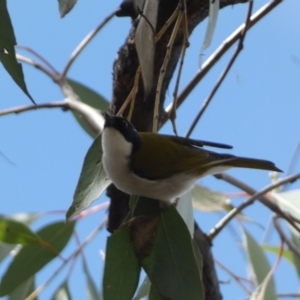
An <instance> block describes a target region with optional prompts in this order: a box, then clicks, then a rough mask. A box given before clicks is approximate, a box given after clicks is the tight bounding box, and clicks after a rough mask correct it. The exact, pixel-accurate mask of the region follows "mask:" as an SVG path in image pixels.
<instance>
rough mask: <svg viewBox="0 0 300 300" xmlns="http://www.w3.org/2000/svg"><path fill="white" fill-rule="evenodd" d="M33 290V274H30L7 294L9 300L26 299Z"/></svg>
mask: <svg viewBox="0 0 300 300" xmlns="http://www.w3.org/2000/svg"><path fill="white" fill-rule="evenodd" d="M34 290H35V283H34V276H31V277H29V278H28V279H27V280H25V281H24V282H23V283H21V284H20V285H19V286H18V287H17V288H16V289H14V290H13V291H12V292H11V293H10V294H9V300H20V299H26V298H27V297H28V296H29V295H30V294H31V293H32V292H33V291H34ZM34 299H37V298H34Z"/></svg>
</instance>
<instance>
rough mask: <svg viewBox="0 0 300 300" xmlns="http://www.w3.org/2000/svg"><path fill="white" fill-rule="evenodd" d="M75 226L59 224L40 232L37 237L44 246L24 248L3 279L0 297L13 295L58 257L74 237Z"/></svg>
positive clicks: (70, 223) (0, 286)
mask: <svg viewBox="0 0 300 300" xmlns="http://www.w3.org/2000/svg"><path fill="white" fill-rule="evenodd" d="M74 225H75V222H68V223H65V222H57V223H53V224H50V225H47V226H46V227H44V228H42V229H41V230H39V231H38V232H37V235H38V236H39V237H40V238H41V239H42V240H43V241H44V244H43V245H41V244H28V245H25V246H23V247H22V249H21V250H20V251H19V253H18V254H17V255H16V256H15V258H14V260H13V261H12V263H11V264H10V265H9V267H8V269H7V270H6V272H5V274H4V276H3V277H2V281H1V283H0V297H2V296H4V295H7V294H9V293H11V292H12V291H13V290H14V289H15V288H17V287H18V286H19V285H20V284H22V283H23V282H24V281H25V280H27V279H28V278H30V277H31V276H33V275H34V274H36V273H37V272H38V271H39V270H40V269H42V268H43V267H44V266H45V265H46V264H47V263H49V262H50V261H51V260H52V259H54V258H55V257H57V256H58V255H59V253H60V252H61V251H62V250H63V249H64V247H65V246H66V245H67V243H68V241H69V239H70V237H71V236H72V233H73V230H74Z"/></svg>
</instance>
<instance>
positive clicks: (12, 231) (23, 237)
mask: <svg viewBox="0 0 300 300" xmlns="http://www.w3.org/2000/svg"><path fill="white" fill-rule="evenodd" d="M0 241H1V242H4V243H8V244H22V245H26V244H36V243H39V241H40V238H39V237H38V236H37V235H36V234H35V233H33V232H32V231H31V230H30V228H29V227H28V226H27V225H25V224H24V223H21V222H17V221H14V220H11V219H9V218H5V217H0Z"/></svg>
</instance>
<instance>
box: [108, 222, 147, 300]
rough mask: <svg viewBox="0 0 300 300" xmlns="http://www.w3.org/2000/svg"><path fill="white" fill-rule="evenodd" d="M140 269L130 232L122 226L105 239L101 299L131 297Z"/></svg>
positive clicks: (112, 299) (115, 299)
mask: <svg viewBox="0 0 300 300" xmlns="http://www.w3.org/2000/svg"><path fill="white" fill-rule="evenodd" d="M140 270H141V266H140V264H139V262H138V259H137V257H136V255H135V251H134V247H133V243H132V240H131V236H130V232H129V230H128V229H127V228H125V227H122V228H121V229H119V230H117V231H115V232H114V233H113V234H112V236H110V237H109V238H108V239H107V247H106V259H105V268H104V278H103V299H104V300H124V299H132V297H133V295H134V293H135V290H136V288H137V286H138V283H139V277H140Z"/></svg>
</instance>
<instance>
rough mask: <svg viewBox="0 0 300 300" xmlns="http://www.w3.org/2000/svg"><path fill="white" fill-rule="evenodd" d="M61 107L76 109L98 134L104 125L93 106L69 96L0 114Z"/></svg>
mask: <svg viewBox="0 0 300 300" xmlns="http://www.w3.org/2000/svg"><path fill="white" fill-rule="evenodd" d="M58 107H59V108H63V109H65V110H72V111H76V112H78V113H80V114H81V116H82V118H83V119H84V120H85V121H86V122H87V124H88V125H89V126H90V128H91V129H92V130H93V131H94V132H95V133H96V134H99V133H100V132H101V131H102V129H103V126H104V118H103V116H102V115H101V114H100V113H99V111H98V110H96V109H95V108H93V107H91V106H89V105H87V104H85V103H83V102H81V101H77V100H74V99H71V98H66V99H65V100H63V101H56V102H51V103H44V104H38V105H24V106H17V107H13V108H8V109H4V110H1V111H0V116H4V115H9V114H13V113H15V114H18V113H22V112H25V111H30V110H36V109H41V108H58Z"/></svg>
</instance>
